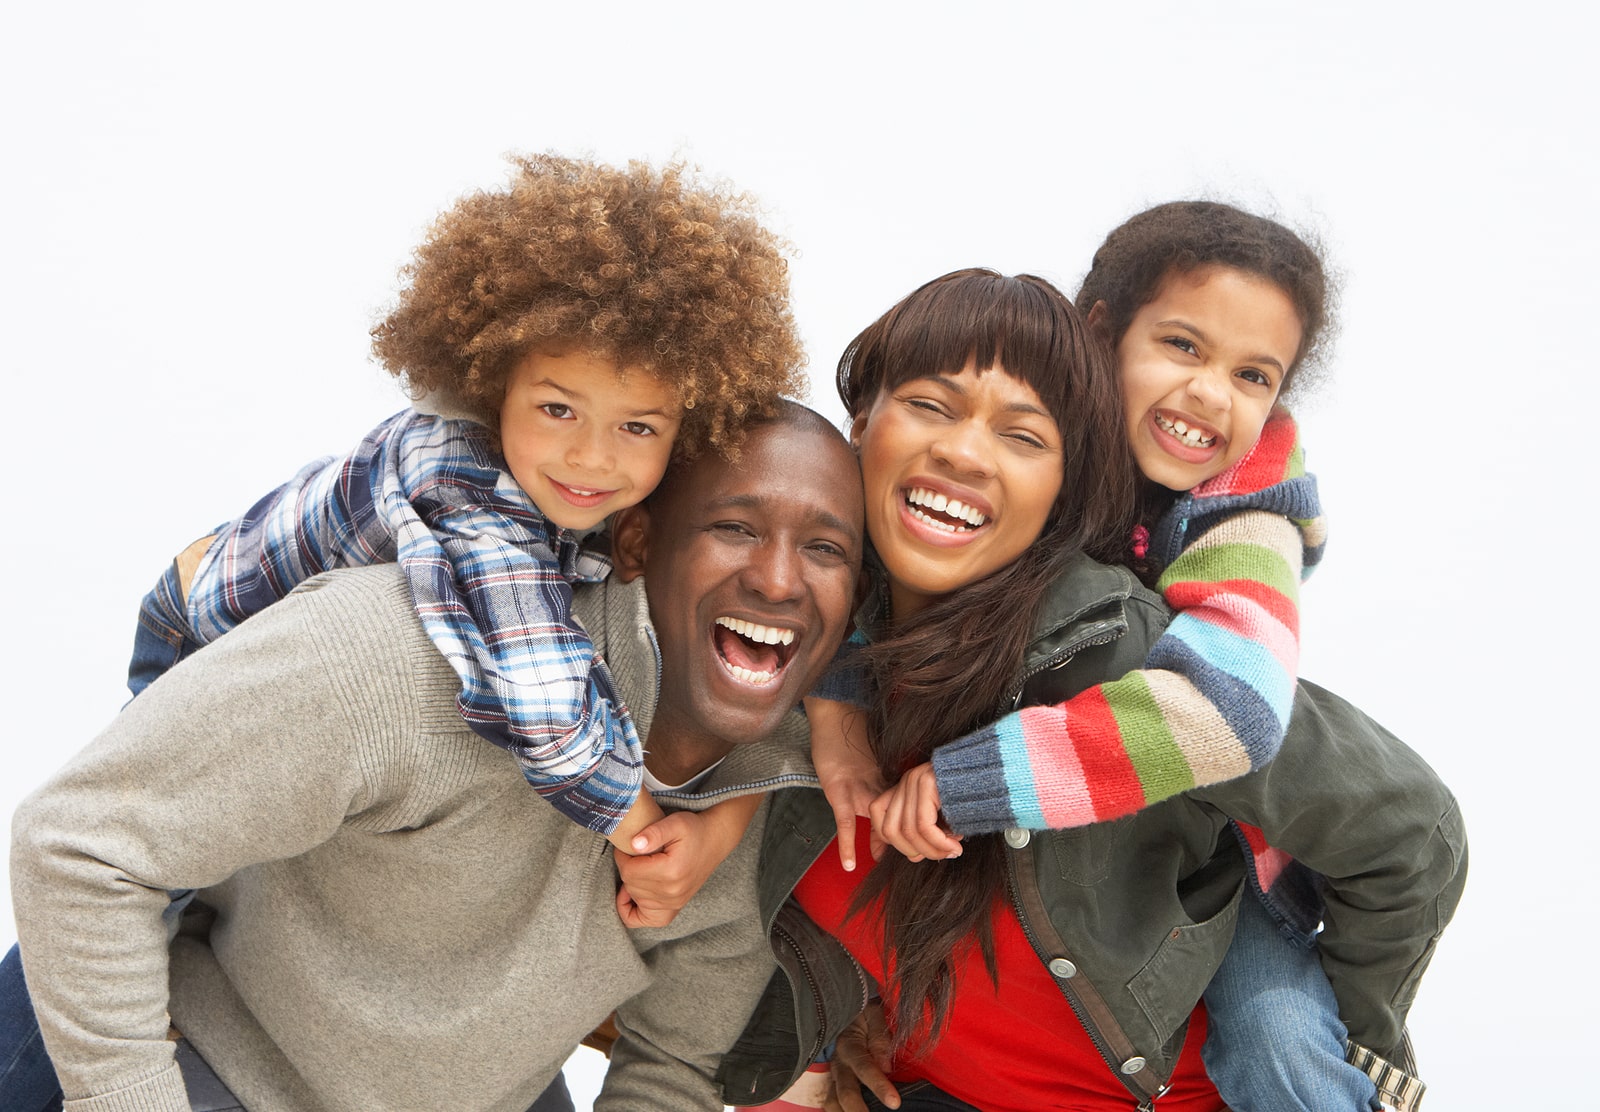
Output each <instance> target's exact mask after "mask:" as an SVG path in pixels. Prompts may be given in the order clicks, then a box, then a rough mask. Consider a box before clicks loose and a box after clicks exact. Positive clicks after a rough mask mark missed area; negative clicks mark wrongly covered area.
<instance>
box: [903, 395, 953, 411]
mask: <svg viewBox="0 0 1600 1112" xmlns="http://www.w3.org/2000/svg"><path fill="white" fill-rule="evenodd" d="M905 401H906V404H907V405H909V406H910V407H911V408H912V409H921V410H924V411H926V412H928V413H943V412H944V406H942V405H940V404H939V403H938V402H935V401H929V400H928V399H927V398H907V399H906V400H905Z"/></svg>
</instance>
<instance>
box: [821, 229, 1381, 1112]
mask: <svg viewBox="0 0 1600 1112" xmlns="http://www.w3.org/2000/svg"><path fill="white" fill-rule="evenodd" d="M1326 300H1327V282H1326V278H1325V276H1324V272H1323V268H1322V265H1321V262H1320V260H1319V258H1318V257H1317V255H1316V253H1315V252H1314V251H1313V250H1312V249H1311V248H1310V247H1309V246H1308V245H1307V244H1305V243H1304V242H1303V241H1302V240H1301V239H1300V238H1299V237H1297V236H1296V235H1294V234H1293V233H1292V232H1290V231H1289V230H1288V229H1286V228H1284V227H1283V226H1281V225H1279V224H1276V223H1274V222H1272V221H1269V220H1266V219H1263V218H1261V217H1257V216H1254V215H1252V214H1249V213H1245V212H1242V211H1240V210H1239V209H1236V208H1233V207H1231V206H1227V205H1220V204H1212V203H1205V202H1179V203H1174V204H1166V205H1160V206H1157V207H1155V208H1153V209H1150V210H1147V211H1146V212H1143V213H1140V214H1139V215H1137V216H1135V217H1133V218H1132V219H1130V220H1129V221H1127V222H1126V223H1125V224H1123V225H1122V226H1121V227H1119V228H1117V229H1116V230H1115V231H1113V232H1112V233H1111V234H1110V236H1108V237H1107V239H1106V241H1105V243H1104V244H1103V245H1102V246H1101V248H1100V250H1099V251H1097V252H1096V254H1095V258H1094V262H1093V265H1092V267H1091V269H1090V272H1089V274H1088V276H1087V277H1086V278H1085V279H1084V282H1083V285H1082V288H1081V289H1080V291H1079V295H1078V304H1079V305H1080V306H1082V307H1083V308H1084V309H1085V310H1086V311H1087V312H1088V314H1089V322H1090V324H1091V326H1092V327H1093V328H1095V329H1096V330H1097V331H1098V332H1099V334H1100V335H1101V336H1102V337H1103V338H1104V339H1105V340H1106V341H1107V342H1108V343H1109V345H1110V346H1111V348H1112V349H1113V350H1114V351H1115V354H1116V369H1117V375H1118V380H1119V383H1120V386H1121V392H1122V401H1123V409H1124V419H1125V431H1126V435H1127V442H1128V446H1129V448H1130V449H1131V451H1132V454H1133V456H1134V459H1135V461H1136V463H1137V465H1138V468H1139V471H1140V472H1141V473H1142V475H1143V477H1144V482H1145V486H1144V489H1143V491H1142V492H1141V495H1140V499H1139V519H1140V524H1139V526H1138V527H1137V528H1136V530H1135V534H1134V543H1133V551H1132V554H1131V555H1132V559H1131V560H1130V562H1131V563H1132V564H1133V565H1134V566H1135V567H1136V568H1137V569H1138V570H1140V571H1141V572H1142V573H1144V574H1147V575H1150V576H1158V577H1159V578H1157V579H1156V581H1155V582H1156V586H1157V587H1158V589H1159V590H1160V591H1161V592H1162V593H1163V595H1164V596H1165V598H1166V601H1167V602H1168V604H1169V605H1170V606H1171V607H1172V608H1173V609H1174V611H1176V613H1175V614H1174V617H1173V620H1172V622H1171V624H1170V626H1169V627H1168V628H1167V631H1166V633H1165V635H1164V636H1163V637H1162V638H1161V639H1160V640H1159V641H1158V642H1157V643H1156V645H1155V646H1154V648H1153V650H1152V652H1151V654H1150V657H1149V659H1148V660H1147V662H1146V667H1145V669H1144V670H1142V671H1139V672H1134V673H1131V674H1129V675H1127V676H1125V677H1123V678H1122V679H1119V680H1117V681H1115V682H1111V683H1106V684H1102V685H1100V686H1099V687H1097V688H1093V689H1091V690H1088V691H1085V692H1083V693H1082V694H1080V695H1078V696H1076V697H1074V698H1072V699H1070V700H1068V701H1067V702H1065V703H1062V704H1058V705H1055V706H1040V707H1029V708H1025V709H1023V710H1020V711H1017V712H1015V713H1012V714H1009V715H1007V716H1005V717H1003V718H1001V719H1000V720H999V721H997V722H995V723H994V724H993V725H990V726H986V727H984V728H982V729H980V730H978V731H976V732H974V733H972V734H969V735H967V736H965V737H962V738H959V739H957V740H955V741H952V742H949V743H947V744H945V745H943V746H940V747H939V748H937V749H935V750H934V751H933V756H932V760H931V761H930V762H928V763H927V764H923V765H920V766H917V767H915V768H912V769H910V770H909V771H907V773H906V774H905V775H904V776H903V777H902V778H901V780H900V781H899V782H898V783H897V784H895V785H894V786H893V787H891V788H890V789H889V790H888V791H886V792H884V793H883V794H882V795H881V796H879V797H877V798H876V799H875V800H874V801H873V802H872V803H871V804H870V806H869V808H868V811H869V813H870V814H871V816H872V819H873V831H874V835H875V837H877V838H880V839H882V840H883V841H885V842H886V843H887V844H889V845H893V846H894V847H895V848H896V849H899V850H900V851H901V852H903V853H905V854H906V855H907V856H909V857H910V858H911V859H912V860H920V859H922V858H924V857H928V858H933V859H942V858H948V857H952V856H956V855H958V854H959V853H960V852H961V845H960V840H959V837H960V835H961V834H977V833H984V832H990V831H998V830H1004V829H1008V828H1021V829H1036V830H1037V829H1066V828H1070V827H1074V826H1079V825H1083V824H1086V823H1093V822H1100V821H1105V820H1109V819H1114V818H1117V817H1119V816H1123V815H1127V814H1130V813H1132V812H1134V811H1137V810H1140V809H1142V808H1144V807H1147V806H1149V805H1151V804H1154V803H1157V802H1160V801H1161V800H1163V799H1166V798H1168V797H1170V796H1172V795H1174V794H1176V793H1178V792H1182V791H1184V790H1186V789H1189V788H1193V787H1198V786H1203V785H1206V784H1212V783H1218V782H1221V781H1224V780H1228V779H1231V778H1233V777H1236V776H1239V775H1242V774H1244V773H1246V772H1249V771H1252V770H1253V769H1256V768H1259V767H1261V766H1262V765H1264V764H1265V763H1267V762H1268V761H1270V760H1271V759H1272V757H1273V756H1275V755H1276V753H1277V751H1278V748H1279V747H1280V745H1281V744H1282V741H1283V734H1284V729H1285V727H1286V725H1287V722H1288V719H1289V712H1290V707H1291V703H1292V701H1293V696H1294V689H1295V680H1296V671H1297V660H1298V611H1297V600H1298V584H1299V582H1300V580H1301V578H1302V577H1303V575H1304V574H1306V573H1307V572H1308V571H1309V570H1310V569H1311V568H1312V567H1313V566H1314V565H1315V564H1316V563H1317V561H1318V560H1319V559H1320V557H1321V554H1322V548H1323V543H1324V537H1325V534H1324V529H1323V524H1322V520H1321V516H1320V508H1319V506H1318V502H1317V496H1316V487H1315V483H1314V480H1313V479H1312V477H1311V476H1309V475H1307V474H1306V473H1305V470H1304V465H1303V459H1302V455H1301V452H1300V449H1299V445H1298V442H1297V437H1296V431H1295V426H1294V423H1293V420H1292V419H1291V418H1290V417H1289V415H1288V413H1287V412H1286V411H1285V410H1283V409H1281V408H1279V407H1278V406H1277V402H1278V399H1279V398H1280V396H1281V395H1282V393H1283V392H1284V390H1285V389H1286V388H1288V387H1289V386H1290V384H1291V383H1292V382H1293V381H1295V380H1296V377H1297V375H1298V372H1299V371H1300V370H1301V368H1302V367H1303V366H1304V365H1305V363H1306V361H1307V359H1308V357H1310V356H1312V355H1313V353H1314V351H1315V349H1316V347H1317V344H1318V341H1319V340H1320V339H1321V337H1322V332H1323V328H1324V324H1325V321H1326V317H1327V310H1326ZM919 494H920V492H911V493H910V494H909V496H908V498H907V502H908V505H909V506H910V507H911V509H910V511H909V512H912V513H914V514H917V515H919V516H920V517H922V518H923V519H925V520H926V521H928V522H930V523H933V524H934V525H935V526H936V527H937V528H941V529H948V530H951V531H952V532H966V531H971V530H980V529H982V528H983V521H982V519H981V517H979V518H974V516H973V515H972V514H971V513H970V512H968V509H967V507H964V506H959V505H958V506H954V507H952V506H949V505H940V504H939V502H940V501H941V500H939V499H936V498H933V497H920V496H919ZM841 682H842V683H843V686H842V687H841V686H839V684H840V683H841ZM856 683H859V679H850V678H849V675H848V671H846V672H845V673H844V675H843V676H841V677H839V678H836V680H835V681H834V682H833V683H830V684H829V685H827V686H826V687H825V689H824V690H825V692H826V693H829V694H834V693H840V692H842V691H848V690H849V689H850V687H851V686H852V685H854V684H856ZM808 713H810V714H811V715H812V718H813V723H814V725H813V738H814V740H813V746H814V748H815V749H817V750H818V757H817V759H818V764H819V772H820V774H821V775H822V777H823V783H824V786H825V787H828V788H830V802H831V804H832V805H833V808H834V811H835V813H836V815H839V816H840V819H841V822H840V826H841V839H840V848H841V858H842V859H843V860H844V863H845V866H846V868H849V867H851V865H852V863H853V862H852V861H851V857H852V856H853V854H852V853H851V852H850V849H849V847H850V846H853V839H849V838H848V837H847V832H846V830H845V826H846V820H848V819H849V818H850V817H851V816H853V814H854V813H855V811H856V809H858V808H859V806H860V802H861V799H862V797H863V796H864V795H866V794H868V792H869V791H870V787H871V784H872V781H873V779H874V778H875V774H876V769H875V768H864V767H863V761H862V757H861V754H862V753H863V752H864V751H865V750H866V746H865V744H864V743H863V742H862V741H861V739H860V737H859V736H852V734H847V733H846V732H845V731H846V730H850V731H852V732H853V733H854V734H856V735H858V734H859V727H858V726H856V725H855V722H854V716H853V715H847V714H845V713H844V712H843V711H842V708H841V707H840V706H838V705H837V704H836V705H835V706H834V707H832V708H824V707H822V706H819V705H817V702H816V701H813V702H812V703H808ZM819 720H821V721H826V722H832V723H842V728H841V726H839V725H836V726H835V727H834V729H833V730H832V731H831V732H830V733H828V734H824V733H823V731H822V730H821V728H820V727H819V726H818V725H817V723H818V722H819ZM942 824H943V825H942ZM946 826H947V827H948V830H947V829H945V827H946ZM952 832H953V833H952ZM1241 838H1242V839H1244V840H1245V842H1246V844H1247V847H1248V848H1249V849H1250V850H1251V851H1253V854H1254V856H1255V857H1256V860H1255V866H1256V867H1255V879H1256V882H1257V886H1258V890H1259V892H1260V893H1261V894H1262V896H1263V898H1264V899H1265V901H1266V902H1267V904H1268V905H1269V906H1270V908H1271V912H1272V914H1271V916H1270V917H1269V915H1268V914H1267V913H1266V912H1265V911H1264V910H1262V909H1261V908H1260V907H1259V906H1255V905H1256V901H1250V904H1251V905H1252V906H1250V907H1247V909H1246V912H1245V913H1244V914H1242V916H1241V927H1240V936H1239V939H1238V941H1237V942H1236V945H1235V946H1234V948H1233V949H1232V950H1230V955H1229V960H1228V961H1227V962H1226V963H1225V964H1224V966H1223V967H1222V969H1221V970H1220V971H1219V974H1218V976H1217V978H1216V980H1215V982H1214V983H1213V986H1212V988H1211V990H1209V991H1208V994H1207V997H1206V1000H1207V1005H1208V1008H1209V1009H1210V1015H1211V1020H1212V1031H1213V1032H1214V1034H1213V1035H1212V1036H1211V1038H1210V1039H1209V1040H1208V1042H1207V1046H1206V1052H1205V1059H1206V1062H1207V1066H1208V1069H1209V1070H1210V1071H1211V1073H1212V1076H1213V1079H1214V1080H1215V1081H1216V1082H1217V1085H1218V1088H1219V1090H1220V1091H1221V1093H1222V1095H1223V1097H1224V1098H1225V1099H1226V1100H1227V1101H1228V1103H1229V1105H1230V1106H1231V1107H1234V1108H1237V1109H1240V1110H1248V1109H1253V1108H1260V1109H1285V1108H1364V1107H1366V1106H1367V1104H1368V1102H1369V1101H1371V1100H1372V1098H1373V1088H1374V1087H1373V1083H1372V1081H1371V1080H1370V1079H1369V1078H1368V1076H1367V1075H1366V1074H1365V1073H1363V1072H1362V1071H1361V1070H1359V1069H1356V1068H1354V1067H1353V1066H1350V1065H1347V1064H1346V1063H1345V1055H1346V1048H1345V1046H1344V1030H1343V1027H1342V1026H1341V1025H1340V1024H1339V1022H1338V1019H1337V1015H1336V1008H1335V1004H1334V1001H1333V997H1332V994H1331V991H1329V990H1328V986H1327V984H1326V981H1325V979H1324V978H1322V977H1321V974H1320V970H1319V969H1318V967H1317V966H1316V959H1315V953H1314V951H1313V950H1311V949H1309V947H1310V946H1312V944H1313V943H1312V937H1313V935H1314V932H1315V929H1316V924H1317V916H1316V913H1315V912H1314V911H1311V910H1308V909H1309V908H1313V907H1315V905H1316V900H1315V895H1316V892H1315V887H1316V879H1315V878H1314V877H1312V876H1311V875H1310V874H1309V873H1308V872H1307V871H1306V870H1304V869H1302V868H1299V867H1296V866H1293V865H1292V864H1291V863H1289V862H1288V860H1287V858H1285V857H1284V855H1282V854H1279V853H1277V852H1276V851H1273V850H1271V849H1270V848H1269V847H1267V846H1266V845H1265V843H1264V841H1263V840H1262V839H1261V838H1260V837H1259V832H1256V831H1253V830H1250V829H1248V828H1245V829H1242V830H1241ZM1274 920H1276V921H1274ZM1279 924H1282V927H1283V929H1284V933H1285V934H1286V935H1288V936H1292V937H1294V938H1295V939H1297V940H1298V942H1299V949H1296V948H1295V943H1293V942H1290V941H1288V939H1287V938H1285V939H1281V940H1280V939H1278V937H1277V934H1278V929H1279ZM1274 988H1276V989H1277V990H1278V995H1277V996H1276V997H1275V1000H1276V1001H1277V1003H1276V1005H1275V1010H1274V1011H1272V1012H1271V1013H1268V1012H1266V1011H1265V1010H1263V1009H1262V1008H1261V1007H1260V1003H1259V1002H1260V1000H1261V999H1264V998H1265V994H1266V993H1267V992H1268V991H1271V990H1273V989H1274ZM1284 1000H1291V1001H1293V1002H1294V1003H1293V1006H1292V1007H1290V1006H1288V1005H1285V1004H1284V1003H1283V1001H1284ZM1268 1047H1270V1048H1271V1049H1270V1050H1269V1049H1267V1048H1268ZM1348 1053H1349V1055H1350V1057H1351V1058H1352V1060H1357V1061H1361V1062H1362V1063H1363V1065H1366V1064H1368V1063H1369V1062H1370V1060H1371V1057H1372V1056H1371V1055H1370V1052H1367V1051H1365V1050H1364V1049H1363V1048H1359V1047H1351V1048H1350V1050H1349V1052H1348ZM1372 1069H1373V1071H1374V1074H1375V1075H1376V1074H1377V1073H1381V1072H1382V1066H1381V1065H1378V1064H1373V1065H1372Z"/></svg>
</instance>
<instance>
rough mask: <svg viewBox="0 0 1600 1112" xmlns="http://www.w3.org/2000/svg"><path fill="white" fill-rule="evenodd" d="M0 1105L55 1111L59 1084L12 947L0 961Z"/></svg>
mask: <svg viewBox="0 0 1600 1112" xmlns="http://www.w3.org/2000/svg"><path fill="white" fill-rule="evenodd" d="M0 1108H5V1109H10V1110H13V1112H58V1110H59V1109H60V1108H61V1086H60V1084H59V1083H57V1081H56V1068H55V1066H53V1065H51V1064H50V1056H49V1055H48V1054H46V1053H45V1049H44V1037H43V1036H42V1035H40V1034H39V1020H38V1018H37V1017H35V1015H34V1014H33V998H32V997H31V996H29V995H28V985H27V982H25V981H24V980H23V979H22V956H21V953H20V952H19V951H18V949H17V948H16V947H15V946H13V947H11V950H10V952H8V953H7V954H6V956H5V959H4V960H0Z"/></svg>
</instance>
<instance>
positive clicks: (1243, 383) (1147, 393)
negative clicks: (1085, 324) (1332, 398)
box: [1117, 266, 1300, 490]
mask: <svg viewBox="0 0 1600 1112" xmlns="http://www.w3.org/2000/svg"><path fill="white" fill-rule="evenodd" d="M1299 348H1300V316H1299V314H1298V313H1297V312H1296V311H1295V307H1294V302H1292V301H1290V300H1289V297H1288V295H1287V294H1285V293H1284V292H1283V291H1282V290H1281V289H1279V288H1278V287H1277V286H1276V285H1274V284H1273V283H1271V282H1269V281H1267V280H1266V279H1264V278H1259V277H1257V276H1256V275H1254V274H1247V273H1245V272H1244V271H1242V270H1236V269H1234V268H1233V267H1226V266H1206V267H1201V268H1199V269H1198V270H1193V271H1190V272H1188V273H1182V272H1174V273H1171V274H1169V275H1167V277H1166V280H1165V281H1163V282H1162V283H1161V285H1160V287H1159V288H1158V289H1157V290H1156V295H1155V297H1154V298H1152V299H1151V300H1150V301H1149V302H1148V303H1147V304H1146V305H1144V306H1142V307H1141V308H1140V309H1139V311H1138V312H1137V313H1135V314H1134V317H1133V320H1132V322H1131V323H1129V325H1128V330H1127V332H1125V333H1123V336H1122V340H1121V342H1120V343H1118V344H1117V375H1118V377H1119V379H1120V380H1121V383H1122V402H1123V407H1124V412H1125V418H1124V419H1125V420H1126V422H1127V432H1128V443H1129V444H1130V445H1131V446H1132V447H1133V454H1134V457H1135V458H1136V459H1137V460H1138V462H1139V470H1141V471H1143V472H1144V474H1145V477H1146V478H1148V479H1150V480H1152V481H1154V482H1157V483H1160V484H1161V485H1162V486H1164V487H1167V488H1168V489H1169V490H1191V489H1193V488H1194V487H1197V486H1199V485H1200V484H1201V483H1203V482H1205V481H1206V480H1207V479H1210V478H1214V477H1215V476H1217V475H1220V474H1222V473H1223V472H1224V471H1226V470H1227V469H1228V468H1230V467H1232V466H1233V465H1234V464H1235V463H1237V462H1238V461H1239V459H1240V458H1241V457H1242V456H1243V455H1244V454H1245V453H1246V452H1248V451H1249V450H1250V449H1251V448H1253V447H1255V444H1256V441H1257V440H1259V439H1260V438H1261V429H1262V427H1263V426H1264V425H1265V424H1266V423H1267V417H1268V416H1269V415H1270V414H1271V413H1272V406H1273V404H1274V403H1275V402H1276V401H1277V400H1278V390H1279V388H1280V387H1281V386H1282V384H1283V376H1284V373H1285V372H1286V371H1287V369H1288V368H1289V366H1290V365H1291V364H1292V363H1293V362H1294V357H1295V354H1296V352H1297V351H1298V350H1299Z"/></svg>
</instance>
